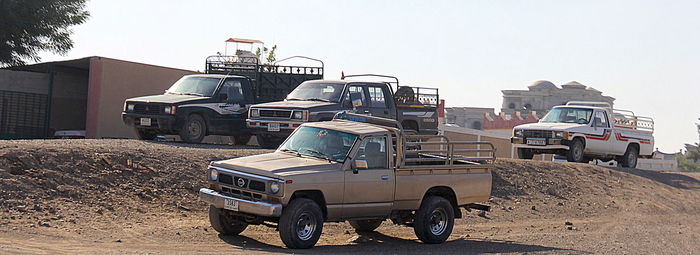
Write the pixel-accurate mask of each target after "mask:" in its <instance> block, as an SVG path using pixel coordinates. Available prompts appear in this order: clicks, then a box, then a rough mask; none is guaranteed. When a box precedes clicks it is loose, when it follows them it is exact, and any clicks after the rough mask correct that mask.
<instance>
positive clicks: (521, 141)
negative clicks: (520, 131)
mask: <svg viewBox="0 0 700 255" xmlns="http://www.w3.org/2000/svg"><path fill="white" fill-rule="evenodd" d="M527 139H528V138H523V137H511V138H510V143H512V144H513V147H515V148H525V149H537V150H568V149H569V140H567V139H557V138H537V139H544V140H545V145H530V144H527Z"/></svg>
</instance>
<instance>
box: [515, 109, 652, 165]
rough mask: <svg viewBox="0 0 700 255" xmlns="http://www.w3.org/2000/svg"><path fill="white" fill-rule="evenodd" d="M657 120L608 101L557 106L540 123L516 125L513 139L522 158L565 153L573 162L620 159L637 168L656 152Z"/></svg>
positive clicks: (619, 161)
mask: <svg viewBox="0 0 700 255" xmlns="http://www.w3.org/2000/svg"><path fill="white" fill-rule="evenodd" d="M653 130H654V121H653V120H652V119H651V118H648V117H642V116H637V115H635V114H634V113H633V112H631V111H627V110H617V109H613V108H612V107H610V105H609V104H608V103H604V102H569V103H567V104H566V105H563V106H555V107H554V108H552V109H551V110H550V111H549V113H547V115H545V116H544V117H543V118H542V119H541V120H540V121H539V122H538V123H531V124H524V125H519V126H516V127H515V128H514V129H513V137H512V138H511V142H512V143H513V145H514V147H515V148H517V150H518V156H519V157H520V158H522V159H532V157H533V155H534V154H540V153H544V154H556V155H559V156H565V157H566V158H567V160H568V161H570V162H589V161H591V160H594V159H600V160H604V161H607V160H617V161H618V163H621V165H622V166H625V167H632V168H634V167H635V166H636V164H637V158H639V157H651V155H652V153H653V144H654V137H653Z"/></svg>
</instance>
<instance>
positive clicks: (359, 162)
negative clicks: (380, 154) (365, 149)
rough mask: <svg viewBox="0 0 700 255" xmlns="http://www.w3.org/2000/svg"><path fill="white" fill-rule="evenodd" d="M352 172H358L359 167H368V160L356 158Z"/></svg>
mask: <svg viewBox="0 0 700 255" xmlns="http://www.w3.org/2000/svg"><path fill="white" fill-rule="evenodd" d="M352 166H353V168H352V173H354V174H357V173H358V171H357V170H359V169H367V160H361V159H358V160H355V161H353V164H352Z"/></svg>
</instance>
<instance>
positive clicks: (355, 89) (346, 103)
mask: <svg viewBox="0 0 700 255" xmlns="http://www.w3.org/2000/svg"><path fill="white" fill-rule="evenodd" d="M365 88H366V87H365V86H362V85H350V86H348V89H347V91H346V92H345V96H344V97H343V108H345V109H346V110H355V113H359V114H368V113H370V111H369V100H367V93H366V91H365Z"/></svg>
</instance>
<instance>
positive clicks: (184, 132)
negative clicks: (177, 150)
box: [180, 114, 207, 143]
mask: <svg viewBox="0 0 700 255" xmlns="http://www.w3.org/2000/svg"><path fill="white" fill-rule="evenodd" d="M206 135H207V123H206V122H205V121H204V118H202V116H200V115H198V114H192V115H190V116H188V117H187V120H186V121H185V125H183V126H182V129H181V130H180V139H182V141H185V142H188V143H200V142H202V139H204V137H205V136H206Z"/></svg>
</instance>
